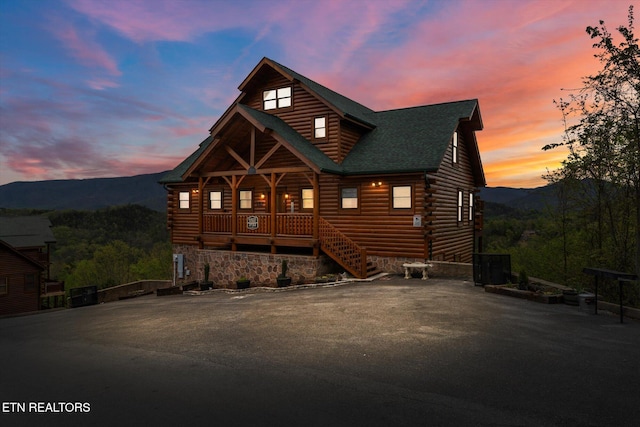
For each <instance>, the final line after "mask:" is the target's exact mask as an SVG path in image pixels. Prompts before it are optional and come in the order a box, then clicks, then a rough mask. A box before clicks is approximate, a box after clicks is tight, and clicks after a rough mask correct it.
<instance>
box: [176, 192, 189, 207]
mask: <svg viewBox="0 0 640 427" xmlns="http://www.w3.org/2000/svg"><path fill="white" fill-rule="evenodd" d="M190 201H191V193H190V192H188V191H181V192H180V195H179V202H178V207H179V208H180V209H189V202H190Z"/></svg>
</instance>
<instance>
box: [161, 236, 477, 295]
mask: <svg viewBox="0 0 640 427" xmlns="http://www.w3.org/2000/svg"><path fill="white" fill-rule="evenodd" d="M173 251H174V253H176V254H177V253H180V254H184V255H185V270H187V272H188V274H186V275H185V277H184V278H183V279H177V280H176V284H177V285H178V286H180V285H183V284H185V283H189V282H194V281H203V280H204V265H205V263H209V266H210V273H209V280H210V281H213V282H214V283H215V284H216V286H218V287H224V288H234V287H235V281H236V280H237V279H239V278H240V277H243V276H244V277H246V278H248V279H250V280H251V282H252V286H257V285H260V286H276V277H277V276H278V274H279V273H280V268H281V263H282V260H287V262H288V266H289V271H288V273H287V275H288V276H289V277H291V278H292V283H293V284H302V283H311V282H313V281H314V280H315V278H316V277H318V276H323V275H325V274H331V273H341V272H343V270H344V269H343V268H342V267H340V266H339V265H338V264H337V263H335V262H334V261H333V260H332V259H330V258H329V257H327V256H325V255H321V256H320V257H318V258H316V257H313V256H308V255H292V254H269V253H260V252H232V251H224V250H208V249H198V248H197V247H195V246H191V245H174V247H173ZM369 260H370V261H371V262H372V263H373V264H374V266H375V267H377V269H378V270H379V271H381V272H385V273H391V274H404V268H403V267H402V264H405V263H412V262H424V259H422V258H406V257H379V256H369ZM429 263H430V264H432V265H433V267H432V268H430V269H429V276H432V277H441V278H456V279H463V280H473V266H472V265H471V264H465V263H459V262H445V261H429Z"/></svg>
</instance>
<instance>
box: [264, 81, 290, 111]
mask: <svg viewBox="0 0 640 427" xmlns="http://www.w3.org/2000/svg"><path fill="white" fill-rule="evenodd" d="M262 106H263V109H264V110H275V109H276V108H287V107H291V86H286V87H281V88H278V89H270V90H265V91H264V92H262Z"/></svg>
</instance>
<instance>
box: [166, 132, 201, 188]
mask: <svg viewBox="0 0 640 427" xmlns="http://www.w3.org/2000/svg"><path fill="white" fill-rule="evenodd" d="M211 141H213V136H211V135H209V136H208V137H207V138H205V139H204V141H202V142H201V143H200V146H199V147H198V149H197V150H196V151H194V152H193V153H192V154H191V155H190V156H189V157H187V158H186V159H184V160H183V161H182V163H180V164H179V165H178V166H176V167H175V168H174V169H173V170H171V171H169V172H167V173H166V174H165V175H164V176H163V177H162V178H160V181H158V182H159V183H160V184H172V183H176V182H182V175H184V173H185V172H186V171H187V169H189V168H190V167H191V165H192V164H193V162H195V161H196V160H197V159H198V157H200V154H202V152H203V151H204V150H206V149H207V147H208V146H209V144H210V143H211Z"/></svg>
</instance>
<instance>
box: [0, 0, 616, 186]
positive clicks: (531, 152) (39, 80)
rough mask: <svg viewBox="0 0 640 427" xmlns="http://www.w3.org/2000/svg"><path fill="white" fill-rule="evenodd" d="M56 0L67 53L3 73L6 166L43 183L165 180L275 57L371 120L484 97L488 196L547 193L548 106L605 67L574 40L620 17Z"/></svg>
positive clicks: (431, 5) (521, 7) (503, 7)
mask: <svg viewBox="0 0 640 427" xmlns="http://www.w3.org/2000/svg"><path fill="white" fill-rule="evenodd" d="M63 1H64V4H65V5H67V7H66V8H65V7H59V6H58V7H54V8H52V9H55V10H54V11H53V13H48V12H46V15H45V12H41V13H43V16H46V18H44V19H42V21H44V22H45V23H46V25H47V29H48V30H49V31H50V32H51V33H52V34H54V35H55V40H58V41H59V42H61V43H60V44H61V45H62V46H63V47H64V49H65V50H64V51H63V52H65V53H66V55H62V56H60V57H56V56H55V55H53V54H52V55H51V56H50V57H48V58H47V60H48V61H49V64H51V63H54V64H55V65H54V66H53V67H51V66H49V64H46V65H44V66H43V65H41V64H39V63H36V64H35V65H34V64H32V63H29V62H26V61H25V62H24V64H21V65H22V68H17V67H14V66H13V63H12V65H11V67H12V68H9V67H8V66H7V65H3V69H0V73H1V74H0V76H1V77H2V80H3V84H2V86H1V87H0V96H1V98H0V108H2V110H1V111H0V142H1V146H0V151H2V153H1V154H2V155H3V156H4V159H5V160H4V161H5V162H6V164H10V165H12V166H11V167H17V168H21V169H20V170H22V171H24V173H27V174H40V175H38V176H40V177H43V178H44V177H46V176H47V175H46V174H47V173H48V174H50V175H49V176H51V174H68V175H72V174H74V173H75V174H79V175H82V176H90V175H88V174H91V173H92V171H93V172H96V171H101V172H102V173H106V174H109V176H113V174H115V173H119V172H120V171H124V172H125V173H127V174H129V173H130V172H132V171H134V170H135V171H136V172H138V171H139V170H140V169H133V168H142V170H146V168H151V167H154V166H157V167H159V168H162V169H164V168H167V167H173V166H175V165H176V164H177V163H179V162H180V160H182V158H184V156H186V155H189V154H190V153H191V152H192V151H193V149H195V148H196V147H197V144H198V143H199V142H200V141H201V140H202V137H203V136H205V135H206V130H207V129H208V128H209V127H210V126H211V125H212V124H213V122H214V121H215V119H216V118H217V117H218V116H219V115H220V114H222V112H223V111H224V110H225V109H226V108H227V107H228V106H229V104H230V103H231V102H233V100H234V99H235V97H236V96H237V95H238V93H237V92H236V91H234V89H235V87H236V86H237V84H238V83H239V82H241V81H242V79H243V78H244V76H246V74H247V73H248V72H249V71H250V70H251V68H252V67H253V66H254V65H255V64H256V63H257V61H258V60H259V59H260V58H261V57H262V56H270V57H272V58H273V59H275V60H277V61H279V62H281V63H283V64H285V65H287V66H289V67H290V68H292V69H294V70H296V71H298V72H300V73H302V74H304V75H306V76H308V77H309V78H312V79H314V80H316V81H318V82H319V83H321V84H324V85H325V86H327V87H329V88H331V89H334V90H336V91H338V92H340V93H343V94H344V95H346V96H348V97H350V98H352V99H354V100H356V101H359V102H362V103H363V104H365V105H367V106H369V107H371V108H373V109H376V110H385V109H392V108H402V107H408V106H413V105H423V104H431V103H438V102H447V101H454V100H459V99H469V98H478V99H479V101H480V108H481V113H482V117H483V121H484V125H485V130H484V131H482V132H479V133H478V140H479V145H480V149H481V156H482V157H483V161H484V165H485V173H486V175H487V180H488V185H490V186H491V185H498V183H508V182H509V180H513V182H530V183H533V182H536V183H538V184H542V183H543V181H541V180H540V178H539V177H540V175H542V174H543V173H544V172H545V168H547V167H549V166H553V165H557V164H558V162H559V159H561V158H562V155H561V153H559V152H556V153H553V152H549V153H543V152H542V151H541V150H540V148H541V147H542V146H543V145H545V144H547V143H549V142H553V141H554V140H558V139H559V138H560V137H561V134H562V123H561V115H560V113H559V112H558V111H557V109H556V108H555V107H554V105H553V102H552V101H553V99H558V98H559V97H561V96H563V95H565V92H562V91H561V90H560V89H561V88H574V87H579V86H580V85H581V80H580V79H581V77H583V76H585V75H587V74H589V73H591V72H593V71H595V70H596V69H598V67H599V64H598V63H597V62H596V61H595V60H594V58H593V53H594V52H593V49H592V48H591V44H592V41H591V40H589V38H588V36H587V35H586V33H585V31H584V28H585V27H586V26H587V25H592V24H597V22H598V20H599V19H604V20H605V21H606V22H607V23H608V24H609V25H610V28H611V29H613V28H614V26H615V25H620V24H623V23H626V14H627V7H626V6H625V5H620V7H618V6H617V5H616V6H615V7H612V6H611V5H610V4H609V3H608V2H606V1H597V0H587V1H584V0H580V1H578V0H576V1H570V0H557V1H553V2H552V1H543V2H541V1H534V0H529V1H528V0H521V1H505V0H503V1H490V2H487V1H471V0H469V1H465V0H458V1H451V2H444V1H442V2H432V1H408V0H407V1H400V0H398V1H361V2H360V1H337V0H327V1H321V2H319V1H314V0H303V1H294V0H292V1H277V2H266V1H257V2H256V1H247V0H236V1H233V2H232V1H220V2H211V1H196V0H183V1H174V0H155V1H142V0H112V1H108V2H106V1H103V0H63ZM34 10H35V9H34ZM40 10H41V9H38V11H40ZM30 18H31V17H30ZM43 46H44V49H43V50H46V48H47V46H46V43H45V44H43ZM3 54H5V53H4V52H3ZM55 54H57V51H56V52H55ZM5 58H6V57H3V58H2V59H3V61H2V62H5V64H6V61H4V59H5ZM67 58H72V59H73V60H74V61H75V63H77V64H80V65H81V66H82V67H83V68H82V69H79V68H78V67H77V66H76V64H75V63H74V64H71V63H70V61H68V60H67ZM16 62H19V61H16ZM38 67H40V68H38ZM25 69H28V70H27V71H24V70H25ZM17 70H20V71H17ZM38 76H40V77H38ZM42 76H46V77H42ZM81 85H84V86H83V87H80V86H81ZM81 141H84V145H85V146H84V147H83V146H82V144H81ZM54 151H55V153H54ZM87 156H96V157H97V159H93V158H87ZM0 157H2V156H0ZM83 158H85V161H84V163H83ZM20 159H22V162H20ZM48 168H50V169H49V171H48V172H47V171H46V170H47V169H48ZM96 173H97V172H96ZM94 176H97V175H94Z"/></svg>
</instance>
